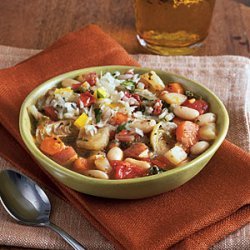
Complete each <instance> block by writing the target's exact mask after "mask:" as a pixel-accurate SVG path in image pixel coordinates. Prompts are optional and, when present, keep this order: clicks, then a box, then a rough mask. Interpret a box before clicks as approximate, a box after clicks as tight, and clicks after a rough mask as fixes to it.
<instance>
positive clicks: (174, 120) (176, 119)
mask: <svg viewBox="0 0 250 250" xmlns="http://www.w3.org/2000/svg"><path fill="white" fill-rule="evenodd" d="M173 122H174V123H175V124H176V125H177V126H179V125H180V123H181V122H184V120H183V119H181V118H179V117H177V116H175V117H174V119H173Z"/></svg>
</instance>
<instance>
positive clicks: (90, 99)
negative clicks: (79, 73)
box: [80, 91, 96, 107]
mask: <svg viewBox="0 0 250 250" xmlns="http://www.w3.org/2000/svg"><path fill="white" fill-rule="evenodd" d="M80 100H81V101H82V102H83V104H84V107H89V106H91V105H92V104H93V103H95V102H96V99H95V97H94V96H93V95H91V93H90V92H89V91H86V92H84V93H82V94H81V95H80Z"/></svg>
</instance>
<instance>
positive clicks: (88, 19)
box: [0, 0, 250, 57]
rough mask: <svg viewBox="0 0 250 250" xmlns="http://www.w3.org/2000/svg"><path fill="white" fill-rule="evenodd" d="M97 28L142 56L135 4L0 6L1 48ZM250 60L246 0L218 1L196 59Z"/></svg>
mask: <svg viewBox="0 0 250 250" xmlns="http://www.w3.org/2000/svg"><path fill="white" fill-rule="evenodd" d="M89 23H96V24H98V25H100V26H101V27H102V29H103V30H104V31H106V32H107V33H109V34H110V35H111V36H112V37H114V38H115V39H116V40H117V41H118V42H119V43H120V44H121V45H122V46H124V47H125V49H126V50H127V51H128V52H129V53H133V54H135V53H146V52H145V51H144V50H143V49H142V48H140V46H139V45H138V43H137V41H136V38H135V34H136V33H135V25H134V23H135V18H134V11H133V0H46V1H45V0H1V1H0V44H2V45H9V46H16V47H23V48H33V49H43V48H46V47H47V46H49V45H50V44H52V43H53V42H54V41H55V40H56V39H58V38H59V37H61V36H62V35H64V34H66V33H68V32H70V31H75V30H77V29H79V28H81V27H83V26H84V25H86V24H89ZM225 54H228V55H242V56H247V57H249V56H250V0H217V2H216V6H215V11H214V16H213V20H212V24H211V28H210V34H209V36H208V38H207V39H206V41H205V45H204V47H203V48H202V49H201V50H200V51H199V52H198V55H225Z"/></svg>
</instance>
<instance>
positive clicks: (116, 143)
mask: <svg viewBox="0 0 250 250" xmlns="http://www.w3.org/2000/svg"><path fill="white" fill-rule="evenodd" d="M119 145H120V144H119V142H117V141H115V140H114V141H111V142H110V143H109V144H108V147H107V151H108V150H110V149H111V148H114V147H119Z"/></svg>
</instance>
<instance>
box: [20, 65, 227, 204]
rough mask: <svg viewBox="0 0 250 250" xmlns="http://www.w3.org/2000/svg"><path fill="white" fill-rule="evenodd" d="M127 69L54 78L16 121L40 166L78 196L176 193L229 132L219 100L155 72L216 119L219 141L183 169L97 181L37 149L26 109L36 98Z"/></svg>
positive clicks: (33, 95) (29, 100)
mask: <svg viewBox="0 0 250 250" xmlns="http://www.w3.org/2000/svg"><path fill="white" fill-rule="evenodd" d="M130 68H131V66H104V67H93V68H86V69H80V70H75V71H71V72H68V73H65V74H62V75H59V76H57V77H54V78H52V79H51V80H48V81H46V82H45V83H43V84H41V85H40V86H39V87H37V88H36V89H34V90H33V91H32V92H31V93H30V94H29V95H28V96H27V98H26V99H25V101H24V102H23V105H22V107H21V111H20V117H19V126H20V132H21V136H22V138H23V141H24V143H25V144H26V146H27V147H28V149H29V151H30V152H31V154H32V155H33V156H34V157H35V159H36V160H37V162H38V163H39V164H40V166H41V167H42V168H44V169H45V170H46V171H47V172H48V173H50V174H51V175H52V176H53V177H54V178H55V179H57V180H58V181H59V182H61V183H63V184H64V185H66V186H68V187H70V188H72V189H74V190H77V191H79V192H82V193H86V194H90V195H94V196H100V197H108V198H117V199H138V198H144V197H150V196H153V195H157V194H160V193H164V192H167V191H169V190H172V189H175V188H177V187H179V186H181V185H183V184H184V183H186V182H187V181H189V180H190V179H192V178H193V177H194V176H195V175H196V174H198V173H199V172H200V171H201V170H202V168H203V167H204V166H205V165H206V164H207V163H208V161H209V160H210V159H211V157H212V156H213V155H214V153H215V152H216V150H217V149H218V148H219V146H220V145H221V143H222V142H223V140H224V138H225V136H226V134H227V131H228V125H229V118H228V114H227V111H226V109H225V107H224V105H223V103H222V102H221V101H220V100H219V98H218V97H216V96H215V94H213V93H212V92H211V91H210V90H209V89H207V88H206V87H204V86H203V85H201V84H199V83H196V82H194V81H191V80H189V79H186V78H184V77H182V76H179V75H175V74H172V73H167V72H164V71H160V70H155V71H156V73H157V74H158V75H159V76H160V77H161V78H162V80H163V81H164V82H166V83H167V82H180V83H182V84H183V86H184V87H185V88H187V89H189V90H191V91H193V92H195V93H197V94H200V95H202V96H203V97H204V98H205V99H206V100H207V101H208V102H209V103H210V109H211V111H212V112H214V113H215V114H216V115H217V129H218V137H217V138H216V140H215V141H214V142H213V144H212V145H211V146H210V148H209V149H208V150H207V151H206V152H204V153H203V154H201V155H200V156H198V157H197V158H195V159H194V160H192V161H191V162H189V163H187V164H186V165H185V166H180V167H177V168H175V169H172V170H169V171H166V172H164V173H161V174H158V175H152V176H147V177H142V178H135V179H127V180H100V179H94V178H91V177H87V176H84V175H81V174H78V173H76V172H73V171H71V170H69V169H67V168H65V167H63V166H60V165H59V164H57V163H56V162H54V161H52V160H51V159H50V158H48V157H47V156H46V155H44V154H43V153H42V152H41V151H40V150H39V149H38V148H37V146H36V145H35V143H34V140H33V138H32V135H31V127H32V123H31V119H30V117H29V114H28V112H27V107H28V106H29V105H31V104H34V103H35V102H36V100H37V99H38V97H40V96H42V95H44V94H45V93H46V91H47V90H48V89H50V88H52V87H54V86H55V85H57V84H58V83H59V82H61V81H62V80H63V79H64V78H74V77H76V76H78V75H80V74H85V73H88V72H93V71H95V72H97V73H100V72H103V73H105V72H107V71H109V72H113V71H116V70H119V71H121V72H125V71H126V70H127V69H130ZM133 68H135V72H137V73H145V72H148V71H149V70H150V69H147V68H136V67H133Z"/></svg>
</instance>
